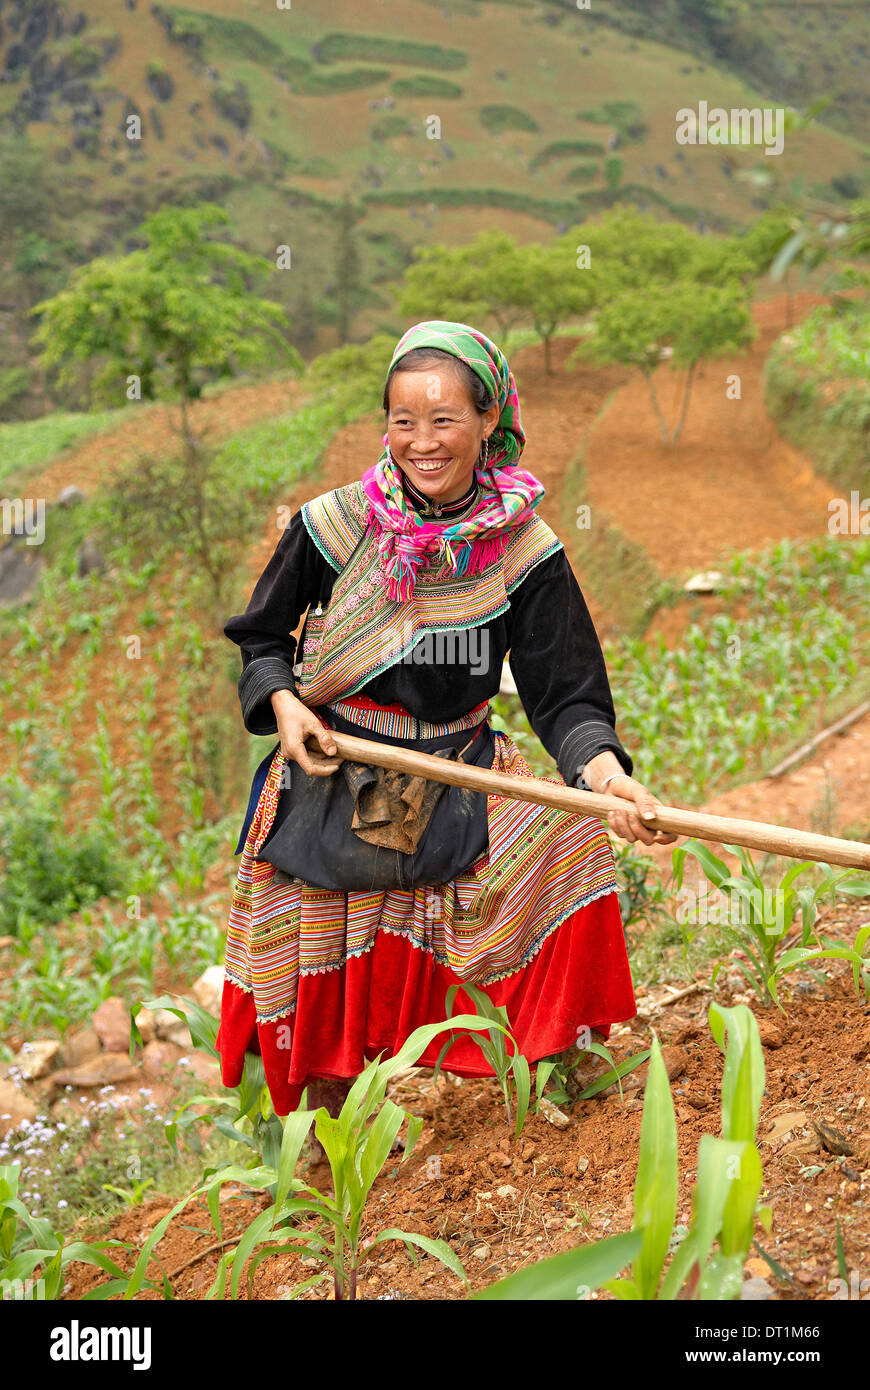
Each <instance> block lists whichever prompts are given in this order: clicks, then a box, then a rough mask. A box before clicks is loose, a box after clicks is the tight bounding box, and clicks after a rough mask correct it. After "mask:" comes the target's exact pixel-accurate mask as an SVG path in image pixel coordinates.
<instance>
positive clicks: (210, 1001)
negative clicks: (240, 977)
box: [190, 965, 224, 1018]
mask: <svg viewBox="0 0 870 1390" xmlns="http://www.w3.org/2000/svg"><path fill="white" fill-rule="evenodd" d="M223 992H224V968H223V966H222V965H210V966H209V967H208V969H207V970H205V971H204V972H203V973H202V975H200V977H199V979H198V980H197V981H196V983H195V984H194V985H193V986H192V988H191V991H190V997H191V999H195V1000H196V1002H197V1004H199V1005H201V1007H202V1008H203V1009H205V1011H206V1013H210V1014H212V1015H213V1016H214V1017H215V1018H220V1012H221V999H222V998H223Z"/></svg>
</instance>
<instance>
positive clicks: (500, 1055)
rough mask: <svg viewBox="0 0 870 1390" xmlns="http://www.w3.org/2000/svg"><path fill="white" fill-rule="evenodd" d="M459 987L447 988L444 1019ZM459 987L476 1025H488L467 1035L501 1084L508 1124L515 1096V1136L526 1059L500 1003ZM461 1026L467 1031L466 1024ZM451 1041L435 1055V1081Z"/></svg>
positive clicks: (523, 1104) (523, 1110)
mask: <svg viewBox="0 0 870 1390" xmlns="http://www.w3.org/2000/svg"><path fill="white" fill-rule="evenodd" d="M459 988H460V986H459V985H451V986H450V988H449V989H448V991H447V1015H448V1018H449V1017H450V1015H451V1014H452V1012H453V1005H454V1003H455V1001H456V995H457V993H458V991H459ZM462 989H463V991H464V993H465V994H467V995H468V997H469V999H470V1000H471V1002H472V1004H473V1005H474V1006H475V1008H476V1010H477V1017H476V1019H475V1023H476V1025H477V1027H478V1028H479V1027H481V1025H482V1023H483V1022H484V1021H486V1022H487V1024H488V1027H487V1037H485V1038H482V1037H480V1036H479V1035H478V1033H477V1032H476V1031H475V1032H472V1033H471V1036H472V1038H473V1040H474V1042H476V1043H477V1046H478V1047H479V1048H480V1050H481V1052H482V1053H483V1055H484V1058H485V1059H486V1061H487V1062H488V1063H489V1065H490V1066H491V1067H492V1070H493V1071H494V1073H495V1078H496V1080H497V1082H498V1084H499V1086H500V1087H501V1093H502V1096H503V1097H504V1105H505V1110H506V1111H507V1121H508V1124H512V1123H513V1116H512V1110H511V1101H512V1100H513V1099H514V1097H516V1107H517V1115H516V1124H515V1128H514V1138H515V1139H518V1138H519V1136H520V1132H521V1131H522V1128H523V1125H524V1124H525V1120H526V1115H527V1114H528V1110H529V1098H530V1095H531V1089H532V1081H531V1072H530V1070H529V1064H528V1061H527V1059H526V1058H525V1057H524V1056H523V1054H522V1053H521V1052H520V1050H519V1048H518V1047H517V1044H516V1039H515V1038H514V1037H513V1035H512V1033H511V1031H510V1021H509V1019H508V1015H507V1009H505V1008H504V1007H503V1006H502V1005H496V1004H493V1002H492V1000H491V999H490V997H489V995H488V994H484V992H483V990H482V989H478V988H477V986H476V985H471V984H463V985H462ZM469 1017H471V1015H469ZM454 1026H455V1027H456V1028H459V1026H460V1024H459V1020H458V1019H457V1020H456V1021H455V1024H454ZM465 1026H466V1030H467V1031H468V1025H467V1023H466V1025H465ZM472 1027H474V1025H472ZM455 1042H456V1038H455V1037H452V1038H448V1040H447V1042H446V1043H445V1044H444V1046H443V1047H442V1049H441V1051H440V1052H439V1054H438V1059H437V1061H436V1063H435V1072H434V1079H435V1080H436V1081H437V1079H438V1075H439V1072H440V1071H441V1063H442V1062H443V1060H444V1058H445V1056H446V1055H447V1053H448V1052H449V1051H450V1049H451V1047H452V1046H453V1044H454V1043H455ZM508 1042H510V1043H511V1045H512V1047H513V1052H512V1053H509V1052H508V1050H507V1045H508ZM611 1060H612V1059H611Z"/></svg>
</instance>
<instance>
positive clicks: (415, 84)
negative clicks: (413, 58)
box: [390, 72, 463, 98]
mask: <svg viewBox="0 0 870 1390" xmlns="http://www.w3.org/2000/svg"><path fill="white" fill-rule="evenodd" d="M390 90H391V91H392V92H393V94H394V96H397V97H447V98H452V97H461V96H462V92H463V89H462V87H460V86H459V85H458V84H457V83H456V82H448V81H447V80H446V78H444V77H432V76H430V74H429V73H425V72H418V73H416V74H415V75H414V76H413V77H400V78H397V80H396V81H395V82H394V83H393V84H392V86H391V88H390Z"/></svg>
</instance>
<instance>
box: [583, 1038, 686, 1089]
mask: <svg viewBox="0 0 870 1390" xmlns="http://www.w3.org/2000/svg"><path fill="white" fill-rule="evenodd" d="M662 1061H663V1062H664V1064H665V1071H666V1072H667V1074H668V1080H669V1081H673V1080H675V1079H676V1077H678V1076H682V1074H683V1072H684V1071H685V1070H686V1067H687V1066H688V1062H689V1054H688V1053H687V1051H686V1049H685V1048H684V1047H677V1046H673V1045H669V1046H668V1047H663V1048H662ZM648 1071H649V1062H648V1061H646V1062H644V1063H643V1065H642V1066H640V1067H638V1068H637V1070H636V1071H632V1072H629V1073H628V1075H627V1076H624V1077H623V1078H622V1089H623V1091H624V1092H625V1093H626V1094H628V1093H629V1092H631V1091H640V1090H642V1089H643V1087H644V1086H645V1085H646V1078H647V1073H648ZM604 1095H605V1096H617V1097H618V1096H619V1087H618V1086H617V1084H616V1082H615V1081H614V1083H613V1085H612V1086H608V1087H607V1090H606V1091H605V1092H604Z"/></svg>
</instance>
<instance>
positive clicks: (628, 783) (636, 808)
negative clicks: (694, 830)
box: [606, 776, 677, 845]
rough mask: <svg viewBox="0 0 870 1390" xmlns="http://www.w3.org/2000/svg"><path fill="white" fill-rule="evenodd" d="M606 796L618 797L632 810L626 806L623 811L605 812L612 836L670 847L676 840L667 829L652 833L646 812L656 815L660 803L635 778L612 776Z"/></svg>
mask: <svg viewBox="0 0 870 1390" xmlns="http://www.w3.org/2000/svg"><path fill="white" fill-rule="evenodd" d="M606 794H607V795H609V796H618V797H621V798H623V799H624V800H625V801H626V802H629V803H631V809H629V806H626V809H625V810H624V811H608V813H607V823H608V825H609V826H610V828H611V830H612V831H613V832H614V834H615V835H618V836H619V838H620V839H621V840H629V841H632V842H633V841H635V840H642V841H643V843H644V844H645V845H672V844H673V843H674V841H675V840H676V839H677V836H676V835H671V834H670V833H669V832H668V831H666V830H653V828H652V826H650V825H648V824H647V823H646V822H645V821H644V819H643V816H644V812H645V811H652V812H653V813H655V811H656V809H657V808H658V807H659V806H661V802H660V801H656V799H655V797H654V796H653V794H652V792H651V791H648V790H647V788H646V787H645V786H644V785H643V783H642V782H638V781H636V780H635V778H634V777H622V776H620V777H614V779H613V781H612V782H610V783H608V786H607V788H606Z"/></svg>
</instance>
